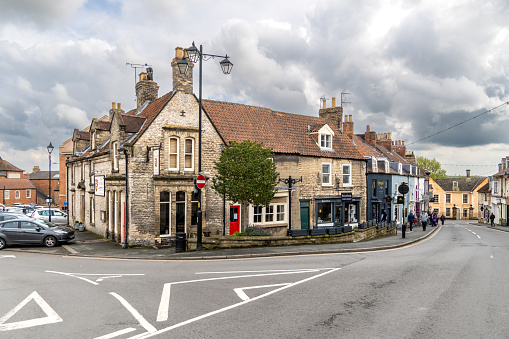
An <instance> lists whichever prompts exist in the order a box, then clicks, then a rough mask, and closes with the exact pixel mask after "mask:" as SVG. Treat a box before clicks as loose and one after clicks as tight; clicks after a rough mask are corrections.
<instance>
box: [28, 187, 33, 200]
mask: <svg viewBox="0 0 509 339" xmlns="http://www.w3.org/2000/svg"><path fill="white" fill-rule="evenodd" d="M31 197H32V190H28V189H27V199H30V198H31Z"/></svg>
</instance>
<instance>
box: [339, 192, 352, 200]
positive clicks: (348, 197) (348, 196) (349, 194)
mask: <svg viewBox="0 0 509 339" xmlns="http://www.w3.org/2000/svg"><path fill="white" fill-rule="evenodd" d="M341 201H342V202H352V192H346V193H341Z"/></svg>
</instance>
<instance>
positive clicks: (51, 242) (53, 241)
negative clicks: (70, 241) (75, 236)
mask: <svg viewBox="0 0 509 339" xmlns="http://www.w3.org/2000/svg"><path fill="white" fill-rule="evenodd" d="M57 243H58V241H57V238H55V237H54V236H52V235H50V236H47V237H46V238H44V245H45V246H46V247H55V246H56V245H57Z"/></svg>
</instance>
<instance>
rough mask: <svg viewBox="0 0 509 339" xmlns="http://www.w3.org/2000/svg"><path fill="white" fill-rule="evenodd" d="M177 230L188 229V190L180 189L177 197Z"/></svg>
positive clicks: (183, 230)
mask: <svg viewBox="0 0 509 339" xmlns="http://www.w3.org/2000/svg"><path fill="white" fill-rule="evenodd" d="M175 200H176V202H175V209H176V211H175V230H176V231H177V232H185V231H186V192H184V191H178V192H177V193H176V198H175Z"/></svg>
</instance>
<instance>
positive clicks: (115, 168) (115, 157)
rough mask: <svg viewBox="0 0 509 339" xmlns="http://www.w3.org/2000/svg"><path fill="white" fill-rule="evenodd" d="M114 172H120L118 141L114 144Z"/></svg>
mask: <svg viewBox="0 0 509 339" xmlns="http://www.w3.org/2000/svg"><path fill="white" fill-rule="evenodd" d="M113 170H114V171H118V141H115V142H114V143H113ZM82 177H83V170H82Z"/></svg>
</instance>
